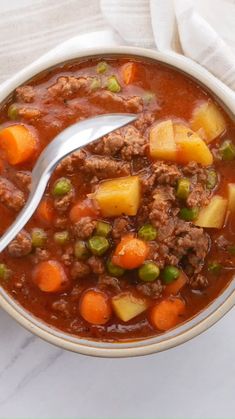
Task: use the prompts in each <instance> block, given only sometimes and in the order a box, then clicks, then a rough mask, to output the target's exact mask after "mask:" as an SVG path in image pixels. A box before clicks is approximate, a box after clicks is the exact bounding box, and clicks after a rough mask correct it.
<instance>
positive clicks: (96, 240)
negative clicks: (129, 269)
mask: <svg viewBox="0 0 235 419" xmlns="http://www.w3.org/2000/svg"><path fill="white" fill-rule="evenodd" d="M88 248H89V249H90V251H91V253H93V255H96V256H101V255H103V254H104V253H105V252H106V251H107V250H108V248H109V241H108V240H107V239H106V238H105V237H102V236H93V237H91V238H90V239H89V240H88Z"/></svg>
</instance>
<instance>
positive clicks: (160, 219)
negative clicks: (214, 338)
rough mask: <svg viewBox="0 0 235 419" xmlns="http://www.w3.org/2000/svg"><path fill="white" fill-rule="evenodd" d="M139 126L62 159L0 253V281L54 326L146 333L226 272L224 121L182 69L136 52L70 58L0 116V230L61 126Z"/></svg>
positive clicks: (202, 299) (231, 135)
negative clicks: (102, 118)
mask: <svg viewBox="0 0 235 419" xmlns="http://www.w3.org/2000/svg"><path fill="white" fill-rule="evenodd" d="M113 112H128V113H136V114H138V116H139V117H138V120H137V121H136V122H135V123H133V124H130V125H128V126H127V127H124V128H122V129H120V130H119V131H116V132H114V133H111V134H109V135H108V136H106V137H104V138H102V139H101V140H99V141H97V142H96V143H95V144H93V145H90V146H89V147H87V148H86V149H83V150H81V151H79V152H77V153H74V154H73V155H71V156H69V157H67V158H66V159H65V160H64V161H63V162H61V164H60V165H59V166H58V167H57V169H56V171H55V172H54V174H53V176H52V178H51V180H50V183H49V185H48V188H47V191H46V193H45V196H44V198H43V200H42V201H41V204H40V206H39V207H38V209H37V211H36V213H35V214H34V216H33V217H32V219H31V220H30V222H29V223H28V224H27V225H26V227H25V229H24V230H22V232H21V233H20V234H19V235H18V237H17V238H16V239H15V240H13V241H12V242H11V244H10V245H9V246H8V249H6V250H5V251H4V252H3V253H2V254H1V255H0V283H1V285H2V286H3V287H4V288H5V289H6V290H7V291H8V292H9V293H10V294H11V295H12V296H13V297H14V298H15V299H16V300H17V301H18V302H19V303H20V304H21V305H22V306H23V307H25V308H26V309H27V310H29V311H30V312H31V313H33V314H34V315H35V316H37V317H39V318H41V319H42V320H44V321H45V322H46V323H48V324H50V325H52V326H54V327H56V328H58V329H61V330H63V331H65V332H68V333H71V334H74V335H78V336H83V337H89V338H92V339H101V340H111V341H112V340H126V339H136V338H144V337H148V336H154V335H157V334H159V333H163V332H164V331H166V330H168V329H170V328H172V327H175V326H176V325H177V324H179V323H181V322H184V321H185V320H187V319H189V318H191V317H192V316H194V315H195V314H197V313H198V312H199V311H200V310H202V309H203V308H205V307H206V306H207V305H208V304H209V303H210V302H211V301H212V300H214V299H215V298H216V297H217V296H218V295H219V294H220V292H221V291H222V290H223V289H224V288H225V287H226V286H227V284H228V283H229V282H230V281H231V279H232V276H233V275H234V269H235V218H234V216H233V214H234V211H235V170H234V169H235V160H234V159H235V145H234V144H233V142H234V140H235V127H234V124H233V122H232V121H231V120H230V118H229V117H228V115H226V114H225V113H224V111H223V110H222V109H221V108H220V106H219V105H218V104H217V103H216V100H215V98H213V97H211V96H210V95H209V94H208V93H207V92H205V91H204V90H203V89H202V88H201V87H200V86H198V85H197V84H196V83H195V82H194V81H192V80H191V79H189V78H188V77H187V76H186V75H184V74H182V73H180V72H177V71H175V70H173V69H171V68H168V67H167V66H164V65H161V64H158V63H153V62H151V61H148V60H146V61H141V60H139V59H137V58H130V59H127V58H116V57H109V58H105V59H102V58H100V59H88V60H85V61H73V62H70V63H66V64H64V65H62V66H58V67H56V68H53V69H51V70H50V71H47V72H44V73H42V74H40V75H39V76H38V77H35V78H34V79H33V80H31V81H29V82H28V83H27V84H25V85H23V86H21V87H19V88H17V89H16V91H15V92H13V94H12V95H11V97H10V98H9V99H8V100H7V102H5V103H4V104H3V105H2V107H1V108H0V211H1V219H0V234H3V232H4V231H5V230H6V228H7V227H9V226H10V225H11V223H12V222H13V220H14V219H15V217H16V215H17V213H18V212H19V211H20V209H21V208H22V207H23V206H24V203H25V201H26V199H27V195H28V193H29V189H30V181H31V176H30V172H31V170H32V168H33V166H34V164H35V161H36V159H37V157H38V155H39V154H40V152H41V151H42V150H43V148H44V147H45V146H46V145H47V144H48V143H49V142H50V141H51V140H53V138H54V137H55V136H56V135H57V134H58V133H59V132H60V131H61V130H63V129H64V128H66V127H67V126H69V125H70V124H72V123H74V122H76V121H79V120H81V119H84V118H87V117H90V116H94V115H98V114H104V113H113Z"/></svg>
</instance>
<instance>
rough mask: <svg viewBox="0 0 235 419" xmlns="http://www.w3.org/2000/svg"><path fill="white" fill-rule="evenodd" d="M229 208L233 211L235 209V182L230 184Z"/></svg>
mask: <svg viewBox="0 0 235 419" xmlns="http://www.w3.org/2000/svg"><path fill="white" fill-rule="evenodd" d="M228 209H229V211H231V212H234V211H235V183H229V184H228Z"/></svg>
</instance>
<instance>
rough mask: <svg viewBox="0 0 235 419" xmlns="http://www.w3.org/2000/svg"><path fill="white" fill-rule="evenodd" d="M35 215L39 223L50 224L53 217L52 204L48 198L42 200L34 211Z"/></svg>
mask: <svg viewBox="0 0 235 419" xmlns="http://www.w3.org/2000/svg"><path fill="white" fill-rule="evenodd" d="M36 215H37V217H38V218H39V220H40V221H42V222H43V223H45V224H47V225H48V224H51V223H52V221H53V218H54V215H55V211H54V207H53V203H52V201H51V200H50V198H44V199H43V200H42V201H41V202H40V204H39V206H38V208H37V211H36Z"/></svg>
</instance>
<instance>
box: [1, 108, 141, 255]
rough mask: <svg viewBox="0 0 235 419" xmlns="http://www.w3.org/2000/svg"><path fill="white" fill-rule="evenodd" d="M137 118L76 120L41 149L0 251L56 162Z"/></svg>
mask: <svg viewBox="0 0 235 419" xmlns="http://www.w3.org/2000/svg"><path fill="white" fill-rule="evenodd" d="M136 119H137V116H136V115H132V114H106V115H100V116H96V117H94V118H88V119H85V120H83V121H80V122H77V123H76V124H73V125H71V126H70V127H68V128H66V129H65V130H64V131H62V132H61V133H60V134H59V135H57V137H55V139H54V140H53V141H52V142H51V143H50V144H49V145H48V146H47V147H46V148H45V149H44V150H43V152H42V153H41V155H40V157H39V159H38V160H37V163H36V165H35V166H34V169H33V171H32V183H31V192H30V194H29V197H28V200H27V202H26V204H25V206H24V208H23V209H22V210H21V212H20V213H19V214H18V216H17V217H16V219H15V221H14V222H13V224H12V225H11V226H10V227H9V228H8V229H7V231H6V232H5V233H4V234H3V236H2V237H1V239H0V252H2V251H3V250H4V249H5V247H7V246H8V244H9V243H10V242H11V241H12V240H13V239H14V238H15V237H16V236H17V234H18V233H19V232H20V230H22V228H23V227H24V226H25V224H26V223H27V222H28V221H29V219H30V217H31V216H32V215H33V213H34V211H35V210H36V208H37V206H38V204H39V202H40V201H41V198H42V196H43V193H44V192H45V189H46V186H47V183H48V181H49V179H50V177H51V174H52V172H53V171H54V169H55V168H56V166H57V164H58V163H59V162H60V161H61V160H62V159H63V158H64V157H66V156H68V155H69V154H70V153H72V152H73V151H76V150H79V149H80V148H82V147H84V146H86V145H87V144H90V143H92V142H93V141H95V140H98V139H99V138H101V137H103V136H104V135H106V134H108V133H109V132H112V131H114V130H116V129H118V128H121V127H123V126H124V125H127V124H129V123H130V122H133V121H135V120H136Z"/></svg>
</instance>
